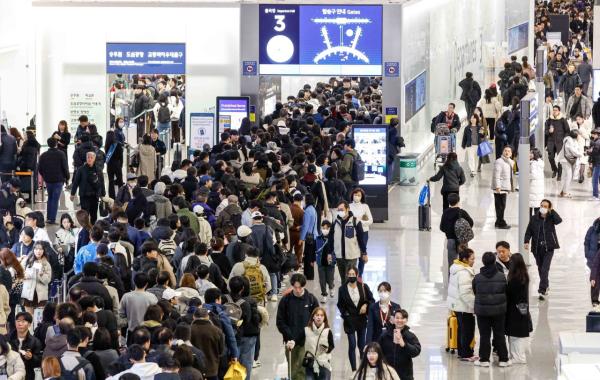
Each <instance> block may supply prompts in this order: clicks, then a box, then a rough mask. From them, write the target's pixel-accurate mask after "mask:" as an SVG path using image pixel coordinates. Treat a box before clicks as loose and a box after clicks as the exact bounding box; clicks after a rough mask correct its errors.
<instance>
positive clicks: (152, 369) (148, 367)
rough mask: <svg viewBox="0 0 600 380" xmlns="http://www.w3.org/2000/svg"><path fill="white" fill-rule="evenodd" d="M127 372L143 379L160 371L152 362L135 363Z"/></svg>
mask: <svg viewBox="0 0 600 380" xmlns="http://www.w3.org/2000/svg"><path fill="white" fill-rule="evenodd" d="M129 372H132V373H135V374H136V375H138V376H139V377H141V378H144V377H149V376H153V375H156V374H157V373H160V372H161V369H160V367H159V366H158V364H156V363H154V362H145V363H135V364H134V365H133V366H131V369H130V370H129Z"/></svg>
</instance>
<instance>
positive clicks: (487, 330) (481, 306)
mask: <svg viewBox="0 0 600 380" xmlns="http://www.w3.org/2000/svg"><path fill="white" fill-rule="evenodd" d="M482 261H483V267H482V268H481V270H480V272H479V273H478V274H476V275H475V278H474V279H473V293H474V294H475V316H476V317H477V327H478V328H479V336H480V339H481V341H480V343H479V360H477V361H476V362H475V365H476V366H481V367H489V366H490V351H491V345H490V339H491V337H492V333H493V334H494V348H495V349H496V350H497V351H498V358H499V364H498V365H499V366H500V367H508V366H509V365H511V362H510V360H509V359H508V350H507V348H506V340H505V338H504V318H505V314H506V278H505V277H504V274H503V273H502V272H499V271H498V268H497V267H496V255H495V254H494V253H493V252H486V253H484V254H483V257H482Z"/></svg>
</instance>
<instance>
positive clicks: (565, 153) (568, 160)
mask: <svg viewBox="0 0 600 380" xmlns="http://www.w3.org/2000/svg"><path fill="white" fill-rule="evenodd" d="M578 136H579V132H577V130H574V129H573V130H571V131H570V132H569V135H568V136H567V137H565V139H564V140H563V148H562V149H561V151H560V152H559V153H558V162H559V163H560V165H561V167H562V174H563V175H562V178H561V184H560V185H561V190H560V194H559V196H560V197H567V198H571V197H572V195H571V193H570V192H569V190H570V189H571V182H572V181H573V172H574V171H575V168H577V167H578V166H579V162H580V161H581V159H582V158H583V152H582V151H581V149H580V147H579V143H578V142H577V137H578Z"/></svg>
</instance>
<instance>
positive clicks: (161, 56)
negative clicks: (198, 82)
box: [106, 42, 185, 74]
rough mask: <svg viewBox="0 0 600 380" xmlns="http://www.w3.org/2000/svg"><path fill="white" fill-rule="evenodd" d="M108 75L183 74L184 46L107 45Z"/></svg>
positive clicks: (150, 44)
mask: <svg viewBox="0 0 600 380" xmlns="http://www.w3.org/2000/svg"><path fill="white" fill-rule="evenodd" d="M106 72H107V73H108V74H185V44H182V43H167V44H165V43H110V42H109V43H107V44H106Z"/></svg>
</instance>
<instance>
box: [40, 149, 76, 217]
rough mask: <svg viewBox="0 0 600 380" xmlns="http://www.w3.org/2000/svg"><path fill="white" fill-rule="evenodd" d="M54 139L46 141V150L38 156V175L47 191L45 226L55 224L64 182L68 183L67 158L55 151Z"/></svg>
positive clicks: (60, 152) (57, 150) (59, 151)
mask: <svg viewBox="0 0 600 380" xmlns="http://www.w3.org/2000/svg"><path fill="white" fill-rule="evenodd" d="M56 146H57V142H56V139H53V138H49V139H48V147H49V148H50V149H48V150H47V151H46V152H44V153H42V154H41V156H40V163H39V167H38V170H39V173H40V175H41V176H42V178H43V179H44V182H46V188H47V189H48V205H47V214H46V215H47V217H46V219H47V220H48V221H47V222H46V223H47V224H54V223H56V214H57V211H58V202H59V201H60V195H61V192H62V188H63V185H64V184H65V182H69V165H68V164H67V156H65V154H64V153H63V151H62V150H59V149H57V147H56Z"/></svg>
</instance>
